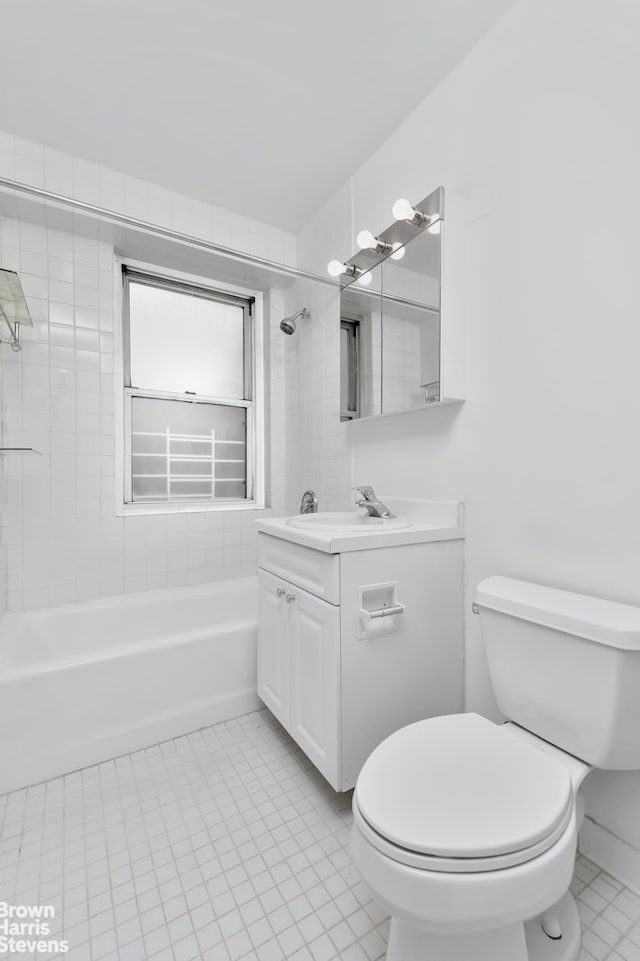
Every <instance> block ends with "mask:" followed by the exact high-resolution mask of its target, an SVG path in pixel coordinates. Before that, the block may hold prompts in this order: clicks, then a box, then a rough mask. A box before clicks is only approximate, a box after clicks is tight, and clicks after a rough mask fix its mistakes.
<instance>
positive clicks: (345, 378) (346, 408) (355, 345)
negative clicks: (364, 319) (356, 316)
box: [340, 317, 360, 421]
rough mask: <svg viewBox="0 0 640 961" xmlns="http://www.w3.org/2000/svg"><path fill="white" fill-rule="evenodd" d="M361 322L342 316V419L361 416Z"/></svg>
mask: <svg viewBox="0 0 640 961" xmlns="http://www.w3.org/2000/svg"><path fill="white" fill-rule="evenodd" d="M359 341H360V322H359V321H358V320H349V319H348V318H346V317H341V318H340V420H342V421H344V420H353V419H354V417H359V416H360V402H359V401H360V396H359V395H360V386H359V383H358V368H359V346H360V345H359Z"/></svg>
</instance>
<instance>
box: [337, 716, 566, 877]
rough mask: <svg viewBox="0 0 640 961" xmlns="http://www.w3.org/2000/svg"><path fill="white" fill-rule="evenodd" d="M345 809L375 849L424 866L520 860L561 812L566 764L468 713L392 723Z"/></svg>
mask: <svg viewBox="0 0 640 961" xmlns="http://www.w3.org/2000/svg"><path fill="white" fill-rule="evenodd" d="M353 807H354V818H355V820H356V823H357V825H358V828H359V829H360V831H361V832H362V834H363V835H364V837H365V838H366V839H367V840H368V841H369V842H370V843H371V844H372V845H373V846H374V847H376V848H377V849H378V850H379V851H380V852H381V853H382V854H385V855H386V856H387V857H390V858H392V859H393V860H395V861H399V862H401V863H403V864H407V865H409V866H412V867H417V868H422V869H423V870H429V871H451V872H464V873H475V872H480V871H495V870H499V869H502V868H506V867H512V866H515V865H518V864H523V863H525V862H527V861H530V860H532V859H533V858H536V857H538V856H539V855H541V854H543V853H544V852H545V851H547V850H548V849H549V848H550V847H552V846H553V845H554V844H555V843H556V842H557V841H558V840H559V838H560V837H562V835H563V834H564V832H565V831H566V830H567V827H568V826H569V823H570V821H571V816H572V814H573V809H574V797H573V790H572V784H571V775H570V772H569V769H568V768H567V767H566V766H565V765H564V764H563V763H562V762H561V761H559V760H558V759H557V758H555V757H551V756H549V755H548V754H546V753H545V752H544V751H542V750H540V749H539V748H537V747H535V746H534V745H531V744H529V743H527V742H525V741H522V740H520V739H518V738H516V737H514V736H513V734H512V733H510V731H509V730H508V728H506V727H505V726H504V725H497V724H493V723H492V722H491V721H488V720H486V718H483V717H480V716H479V715H477V714H456V715H449V716H445V717H436V718H430V719H429V720H426V721H419V722H417V723H416V724H411V725H409V726H408V727H405V728H402V729H401V730H399V731H397V732H396V733H395V734H392V735H391V736H390V737H389V738H387V739H386V740H385V741H383V742H382V744H380V745H379V746H378V747H377V748H376V749H375V751H374V752H373V753H372V754H371V756H370V757H369V759H368V760H367V761H366V762H365V764H364V766H363V768H362V771H361V772H360V776H359V778H358V783H357V785H356V790H355V793H354V802H353Z"/></svg>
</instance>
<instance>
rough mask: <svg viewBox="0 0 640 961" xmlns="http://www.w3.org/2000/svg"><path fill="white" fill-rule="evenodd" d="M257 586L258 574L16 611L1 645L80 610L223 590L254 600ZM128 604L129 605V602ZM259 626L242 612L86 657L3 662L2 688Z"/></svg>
mask: <svg viewBox="0 0 640 961" xmlns="http://www.w3.org/2000/svg"><path fill="white" fill-rule="evenodd" d="M257 583H258V579H257V577H256V576H254V575H250V576H246V577H238V578H230V579H229V580H228V581H212V582H208V583H206V584H197V585H194V586H189V585H187V586H183V587H175V588H167V589H163V588H159V589H157V590H153V591H138V592H136V593H132V594H122V595H114V596H111V597H106V598H97V599H96V600H94V601H79V602H74V603H73V604H65V605H61V606H59V607H48V608H42V609H39V610H35V611H15V612H11V613H10V614H8V615H5V618H3V619H2V620H0V645H1V644H2V635H3V634H4V633H5V631H8V630H10V629H19V627H20V625H23V624H25V623H27V624H28V623H29V622H30V621H33V622H35V623H38V622H39V621H42V620H45V619H46V618H47V617H50V616H56V615H58V614H73V613H76V612H80V611H89V610H90V611H93V610H96V611H97V610H109V609H113V608H114V607H125V608H126V607H135V606H136V605H137V604H139V603H141V599H144V601H145V602H146V601H147V600H149V601H153V600H154V599H159V598H160V597H162V598H163V599H165V600H166V599H167V595H169V598H168V599H171V598H172V597H173V598H175V599H178V598H179V597H181V598H183V599H184V597H185V595H186V596H205V595H208V594H220V593H223V592H224V591H223V588H225V589H226V592H230V593H238V594H247V593H251V594H252V595H253V596H254V597H255V596H256V595H257ZM126 602H128V603H126ZM256 626H257V613H256V614H254V615H253V616H247V615H246V614H244V613H239V615H238V616H237V617H234V618H232V619H231V618H230V619H225V620H221V621H215V622H213V623H212V624H211V625H209V626H205V625H201V626H198V627H195V628H192V629H191V630H189V631H174V632H173V633H171V634H158V635H156V636H155V637H153V638H148V639H145V640H142V641H133V642H131V641H128V642H126V643H124V644H117V645H115V646H113V647H107V648H105V647H99V648H97V650H95V651H89V652H87V653H86V654H83V655H78V654H73V655H67V656H64V657H60V656H58V657H52V658H50V659H49V660H37V661H28V662H27V663H23V664H17V665H14V664H8V665H3V663H2V660H1V659H0V686H2V685H4V684H5V683H9V682H11V681H15V680H24V679H25V678H27V677H30V676H32V675H36V674H37V675H41V674H55V673H57V672H59V671H63V670H69V669H71V668H73V667H75V666H76V665H78V666H80V665H83V664H88V663H92V662H95V661H106V660H111V659H115V658H122V657H126V656H127V655H130V654H133V653H134V652H135V653H138V652H143V651H151V650H158V649H161V648H167V647H169V646H171V645H177V644H188V643H189V642H192V641H197V640H199V639H201V638H203V637H207V636H211V637H216V636H218V635H219V634H220V633H222V632H223V631H228V630H232V631H239V630H245V629H251V628H253V629H256Z"/></svg>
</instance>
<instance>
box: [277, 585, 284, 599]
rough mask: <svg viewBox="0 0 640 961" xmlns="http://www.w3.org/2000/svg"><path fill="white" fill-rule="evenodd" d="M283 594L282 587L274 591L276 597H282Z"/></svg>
mask: <svg viewBox="0 0 640 961" xmlns="http://www.w3.org/2000/svg"><path fill="white" fill-rule="evenodd" d="M283 594H284V587H279V588H278V589H277V591H276V597H282V595H283Z"/></svg>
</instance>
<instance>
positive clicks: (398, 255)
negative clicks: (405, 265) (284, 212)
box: [390, 243, 404, 260]
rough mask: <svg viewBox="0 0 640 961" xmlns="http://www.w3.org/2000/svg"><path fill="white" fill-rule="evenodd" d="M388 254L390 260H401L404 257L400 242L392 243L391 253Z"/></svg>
mask: <svg viewBox="0 0 640 961" xmlns="http://www.w3.org/2000/svg"><path fill="white" fill-rule="evenodd" d="M390 256H391V259H392V260H402V258H403V257H404V247H403V246H402V244H399V243H395V244H394V245H393V253H392V254H391V255H390Z"/></svg>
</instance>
